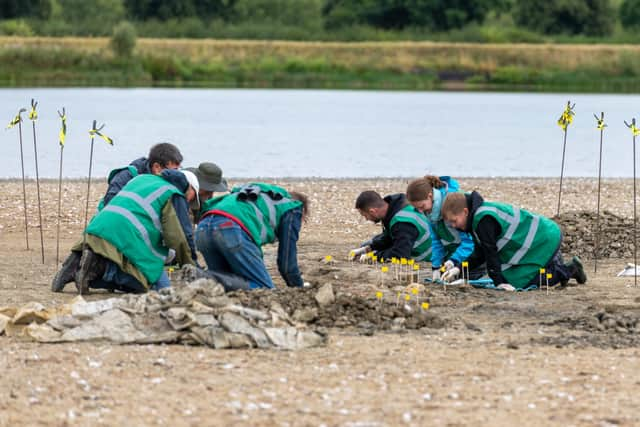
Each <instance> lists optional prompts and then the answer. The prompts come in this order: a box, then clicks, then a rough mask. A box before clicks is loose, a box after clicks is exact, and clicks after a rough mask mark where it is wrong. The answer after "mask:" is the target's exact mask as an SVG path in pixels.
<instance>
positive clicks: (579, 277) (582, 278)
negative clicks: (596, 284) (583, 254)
mask: <svg viewBox="0 0 640 427" xmlns="http://www.w3.org/2000/svg"><path fill="white" fill-rule="evenodd" d="M569 265H570V266H571V278H573V279H576V282H578V283H579V284H581V285H584V284H585V283H587V273H585V272H584V267H583V265H582V261H581V260H580V258H578V257H577V256H574V257H573V259H571V263H570V264H569Z"/></svg>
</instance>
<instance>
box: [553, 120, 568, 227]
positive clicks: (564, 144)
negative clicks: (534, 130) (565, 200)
mask: <svg viewBox="0 0 640 427" xmlns="http://www.w3.org/2000/svg"><path fill="white" fill-rule="evenodd" d="M566 149H567V128H565V129H564V142H563V144H562V166H561V167H560V189H559V190H558V211H557V212H556V216H560V198H561V197H562V178H563V176H564V154H565V151H566Z"/></svg>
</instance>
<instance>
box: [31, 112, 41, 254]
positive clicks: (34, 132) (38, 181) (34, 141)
mask: <svg viewBox="0 0 640 427" xmlns="http://www.w3.org/2000/svg"><path fill="white" fill-rule="evenodd" d="M31 124H32V125H33V152H34V154H35V159H36V189H37V192H38V216H39V218H40V248H41V253H42V263H43V264H44V236H43V231H42V204H41V202H40V174H39V173H38V144H37V142H36V121H35V120H33V121H32V122H31Z"/></svg>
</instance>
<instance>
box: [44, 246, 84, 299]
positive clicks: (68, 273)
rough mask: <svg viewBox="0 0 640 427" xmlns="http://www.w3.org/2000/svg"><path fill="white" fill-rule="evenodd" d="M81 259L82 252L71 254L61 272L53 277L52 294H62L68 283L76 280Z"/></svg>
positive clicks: (63, 264)
mask: <svg viewBox="0 0 640 427" xmlns="http://www.w3.org/2000/svg"><path fill="white" fill-rule="evenodd" d="M81 257H82V252H71V255H69V256H68V257H67V259H65V260H64V262H63V263H62V267H60V270H58V272H57V273H56V275H55V276H53V281H52V282H51V291H52V292H62V290H63V289H64V286H65V285H66V284H67V283H69V282H73V281H74V280H75V278H76V272H77V271H78V267H80V258H81Z"/></svg>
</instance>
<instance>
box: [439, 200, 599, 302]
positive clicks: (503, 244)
mask: <svg viewBox="0 0 640 427" xmlns="http://www.w3.org/2000/svg"><path fill="white" fill-rule="evenodd" d="M442 216H443V217H444V219H445V220H446V221H447V222H449V223H450V224H451V225H452V226H454V227H455V228H457V229H458V230H461V231H466V232H468V233H472V234H473V236H474V237H475V250H474V252H473V254H472V255H471V257H469V259H468V261H469V268H470V269H474V268H476V267H477V266H479V265H481V264H482V263H483V262H486V264H487V273H488V274H489V277H490V278H491V279H492V280H493V283H494V284H495V285H496V286H497V287H498V288H501V289H506V290H513V288H515V289H523V288H526V287H528V286H530V285H539V277H540V276H539V274H540V269H541V268H544V269H545V270H546V273H550V274H552V277H551V279H549V285H555V284H557V283H563V284H565V283H566V282H568V281H569V279H572V278H573V279H576V281H577V282H578V283H581V284H582V283H585V282H586V281H587V276H586V274H585V272H584V269H583V268H582V263H581V262H580V259H579V258H578V257H573V260H572V261H571V262H570V263H569V264H565V263H564V262H563V260H562V255H561V253H560V245H561V243H562V233H561V231H560V227H559V226H558V224H556V223H555V222H554V221H552V220H551V219H549V218H547V217H544V216H542V215H538V214H535V213H532V212H528V211H526V210H524V209H519V208H517V207H516V206H512V205H507V204H503V203H495V202H486V201H484V199H483V198H482V196H480V194H479V193H477V192H475V191H474V192H473V193H471V194H462V193H450V194H448V195H447V198H446V199H445V201H444V204H443V206H442ZM447 273H449V272H447ZM459 274H460V271H459V269H455V270H453V271H451V273H449V274H446V276H447V277H444V276H443V278H445V279H448V280H452V279H454V278H456V276H458V275H459ZM544 283H546V278H545V281H544Z"/></svg>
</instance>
